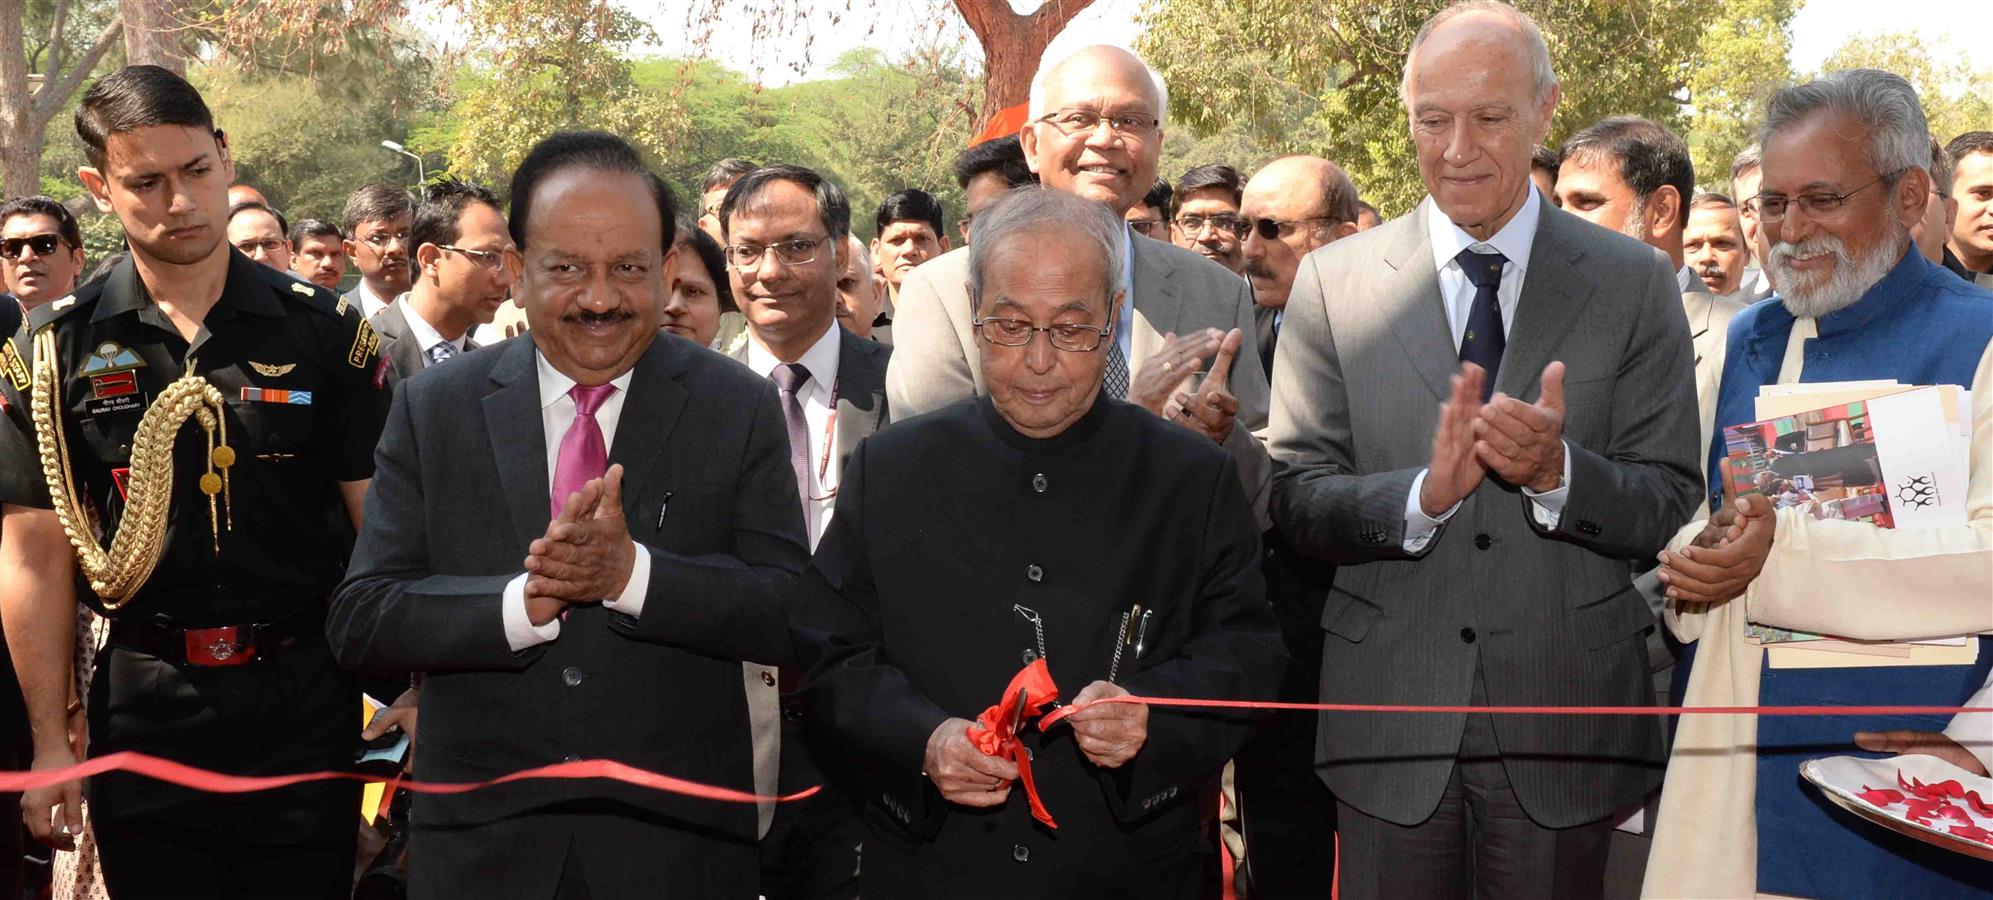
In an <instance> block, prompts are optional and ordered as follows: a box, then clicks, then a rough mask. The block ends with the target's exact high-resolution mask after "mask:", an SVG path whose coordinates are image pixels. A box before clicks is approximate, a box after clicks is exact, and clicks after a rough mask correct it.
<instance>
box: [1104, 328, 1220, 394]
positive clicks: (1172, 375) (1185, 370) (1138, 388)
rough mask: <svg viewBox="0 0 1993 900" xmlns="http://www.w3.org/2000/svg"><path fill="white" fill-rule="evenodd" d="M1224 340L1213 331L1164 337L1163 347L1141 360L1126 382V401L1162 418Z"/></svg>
mask: <svg viewBox="0 0 1993 900" xmlns="http://www.w3.org/2000/svg"><path fill="white" fill-rule="evenodd" d="M1224 337H1225V333H1224V332H1222V331H1219V330H1218V329H1216V328H1202V329H1199V330H1197V331H1193V332H1190V333H1188V334H1177V333H1176V332H1169V333H1167V334H1164V335H1163V348H1162V349H1161V350H1157V351H1156V352H1155V354H1154V355H1152V356H1150V357H1149V358H1148V359H1146V360H1143V361H1142V365H1141V366H1140V367H1139V369H1138V370H1137V371H1136V372H1135V374H1134V378H1133V380H1131V381H1130V382H1129V383H1128V402H1129V403H1133V404H1135V405H1137V406H1140V407H1142V408H1144V409H1147V410H1148V411H1150V412H1152V413H1155V414H1156V415H1159V416H1160V415H1163V414H1164V409H1163V407H1164V406H1165V405H1166V404H1168V403H1169V400H1170V397H1171V396H1173V395H1174V394H1176V392H1177V391H1178V390H1179V389H1181V388H1183V387H1184V386H1186V385H1188V384H1189V383H1190V379H1191V378H1192V377H1194V376H1196V374H1197V369H1198V367H1199V366H1202V365H1203V364H1204V361H1205V360H1207V359H1210V358H1211V355H1212V354H1214V353H1217V352H1218V347H1219V345H1220V344H1221V343H1223V342H1224Z"/></svg>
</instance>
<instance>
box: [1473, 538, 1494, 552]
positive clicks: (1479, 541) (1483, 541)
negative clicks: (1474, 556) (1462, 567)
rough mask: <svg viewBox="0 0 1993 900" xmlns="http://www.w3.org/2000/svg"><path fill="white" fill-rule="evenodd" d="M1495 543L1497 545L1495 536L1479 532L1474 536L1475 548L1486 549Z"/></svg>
mask: <svg viewBox="0 0 1993 900" xmlns="http://www.w3.org/2000/svg"><path fill="white" fill-rule="evenodd" d="M1494 545H1495V540H1494V538H1491V537H1489V536H1487V535H1485V534H1477V535H1475V536H1474V549H1476V550H1486V549H1488V548H1489V547H1492V546H1494Z"/></svg>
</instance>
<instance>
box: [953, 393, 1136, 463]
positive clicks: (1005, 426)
mask: <svg viewBox="0 0 1993 900" xmlns="http://www.w3.org/2000/svg"><path fill="white" fill-rule="evenodd" d="M1113 402H1114V401H1113V400H1111V399H1109V398H1108V397H1107V396H1106V395H1105V394H1098V395H1095V397H1094V400H1093V406H1091V407H1088V408H1087V411H1086V412H1085V413H1083V414H1081V416H1080V417H1079V420H1078V421H1076V422H1074V423H1073V424H1072V425H1071V426H1069V427H1067V428H1066V430H1064V431H1061V432H1059V433H1058V434H1055V435H1052V436H1051V437H1048V438H1034V437H1027V436H1025V435H1022V434H1019V433H1018V432H1017V429H1015V428H1012V427H1011V425H1010V423H1009V422H1008V421H1005V420H1004V417H1003V414H1002V413H999V412H997V409H996V403H995V402H993V401H991V400H990V398H989V395H987V394H985V395H983V396H982V397H980V398H978V399H977V400H976V405H977V406H978V407H980V408H981V409H982V411H983V420H984V421H985V422H988V423H989V426H990V431H991V432H993V433H995V434H996V436H997V439H998V440H1000V441H1003V442H1004V443H1006V444H1009V445H1010V446H1012V447H1014V448H1016V449H1018V450H1022V451H1024V452H1026V453H1055V452H1058V451H1060V450H1063V449H1065V448H1067V447H1072V446H1074V445H1077V444H1081V443H1085V442H1086V441H1087V440H1088V439H1089V438H1092V437H1093V436H1094V435H1095V434H1098V433H1099V432H1100V427H1101V426H1102V425H1103V424H1105V423H1106V422H1107V415H1108V407H1109V406H1110V405H1111V404H1112V403H1113Z"/></svg>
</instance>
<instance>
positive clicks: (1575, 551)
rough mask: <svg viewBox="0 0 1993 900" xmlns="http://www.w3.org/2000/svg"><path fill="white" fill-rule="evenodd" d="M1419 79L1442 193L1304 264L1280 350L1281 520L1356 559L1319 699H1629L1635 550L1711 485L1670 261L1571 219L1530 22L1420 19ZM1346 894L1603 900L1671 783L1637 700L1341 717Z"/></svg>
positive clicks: (1545, 68)
mask: <svg viewBox="0 0 1993 900" xmlns="http://www.w3.org/2000/svg"><path fill="white" fill-rule="evenodd" d="M1403 96H1404V100H1405V104H1406V109H1407V112H1408V116H1409V120H1410V125H1411V130H1412V139H1413V143H1414V145H1415V147H1416V149H1417V153H1418V165H1419V172H1420V175H1421V177H1422V178H1423V180H1424V181H1425V185H1426V189H1427V191H1428V192H1429V193H1430V195H1431V196H1430V197H1429V198H1428V199H1427V200H1426V201H1424V202H1422V203H1421V204H1419V206H1418V208H1417V209H1416V210H1415V211H1414V212H1413V213H1412V214H1411V215H1408V216H1405V217H1403V218H1400V219H1397V220H1394V221H1392V222H1389V223H1386V224H1384V225H1381V226H1379V227H1378V228H1376V229H1373V230H1371V231H1368V232H1364V233H1360V234H1357V235H1354V236H1352V237H1350V238H1348V239H1346V240H1341V241H1337V242H1336V243H1334V244H1332V245H1329V246H1327V247H1323V248H1322V249H1320V250H1317V251H1315V252H1314V253H1313V254H1311V255H1310V256H1309V257H1308V258H1307V259H1305V260H1304V261H1303V263H1302V265H1301V270H1300V272H1299V273H1298V275H1297V277H1296V280H1295V284H1294V289H1293V292H1292V295H1291V297H1290V300H1289V302H1288V305H1287V311H1286V316H1285V320H1286V321H1285V324H1284V327H1283V331H1284V332H1285V333H1284V335H1283V338H1282V341H1281V352H1280V355H1279V356H1278V358H1277V359H1276V361H1275V372H1274V377H1273V383H1274V384H1275V385H1277V386H1278V387H1277V389H1276V390H1275V391H1274V394H1273V400H1272V413H1271V423H1270V429H1269V449H1270V450H1271V452H1272V455H1273V458H1274V465H1275V473H1274V486H1273V495H1272V514H1273V518H1274V521H1275V523H1276V525H1277V527H1278V528H1279V529H1280V531H1281V533H1282V534H1283V535H1284V536H1285V537H1286V538H1287V540H1288V541H1289V542H1290V544H1291V545H1292V546H1294V547H1295V548H1296V549H1297V550H1299V551H1300V552H1302V553H1304V554H1308V555H1312V556H1316V557H1319V558H1321V559H1323V560H1325V561H1328V562H1332V563H1335V564H1337V565H1338V566H1340V568H1339V569H1338V572H1337V575H1336V583H1335V587H1334V589H1333V592H1332V593H1331V594H1330V595H1329V598H1328V602H1327V604H1326V605H1325V607H1324V609H1323V613H1322V629H1323V631H1325V632H1326V634H1325V637H1324V640H1325V645H1324V648H1323V658H1324V662H1323V668H1322V701H1323V702H1325V703H1388V704H1428V705H1530V706H1595V705H1596V706H1636V705H1645V704H1648V703H1651V702H1652V701H1653V690H1652V687H1651V685H1650V683H1649V681H1648V678H1647V664H1646V655H1645V651H1644V649H1643V643H1642V636H1643V634H1644V633H1645V631H1646V630H1647V629H1648V628H1651V627H1653V625H1654V619H1653V616H1652V614H1651V613H1650V612H1649V611H1648V609H1647V606H1646V604H1645V603H1643V602H1642V601H1641V599H1640V597H1639V596H1638V595H1637V594H1635V593H1634V592H1633V591H1632V589H1631V584H1630V577H1629V569H1628V566H1627V562H1628V561H1629V560H1633V559H1640V558H1647V557H1651V556H1652V554H1653V553H1655V552H1656V551H1657V550H1658V549H1659V548H1660V547H1661V546H1662V545H1663V544H1664V543H1665V542H1666V541H1667V539H1668V538H1669V537H1670V536H1671V535H1672V534H1673V532H1674V529H1675V528H1677V527H1678V526H1679V525H1681V524H1682V523H1683V522H1685V521H1687V519H1688V517H1689V513H1690V510H1691V508H1692V507H1693V505H1694V504H1695V502H1696V499H1697V497H1698V495H1699V492H1700V490H1701V478H1700V475H1699V474H1698V473H1699V470H1698V467H1697V465H1696V458H1697V449H1696V446H1695V444H1696V433H1697V421H1696V407H1695V385H1694V363H1693V356H1692V353H1691V351H1690V342H1689V334H1688V330H1687V323H1686V322H1685V321H1684V319H1683V317H1682V314H1681V305H1680V304H1681V299H1680V297H1681V291H1680V288H1679V286H1678V285H1677V283H1676V281H1675V277H1674V271H1673V269H1672V267H1671V266H1670V265H1669V263H1668V262H1667V260H1666V259H1665V258H1664V257H1663V256H1662V255H1661V254H1660V253H1659V252H1657V251H1655V250H1654V249H1652V248H1650V247H1647V246H1646V245H1644V244H1641V243H1639V242H1637V241H1634V240H1632V239H1630V238H1626V237H1624V236H1621V235H1617V234H1613V233H1610V232H1607V231H1605V230H1603V229H1599V228H1594V227H1592V226H1590V225H1589V224H1587V223H1585V222H1583V221H1582V220H1579V219H1577V218H1575V217H1573V216H1570V215H1568V214H1565V213H1563V212H1562V211H1560V210H1557V209H1555V208H1554V207H1552V206H1551V205H1550V204H1549V203H1547V202H1545V200H1544V198H1543V197H1542V196H1541V195H1540V194H1538V193H1537V192H1536V191H1535V190H1534V189H1533V188H1532V187H1531V184H1530V180H1529V168H1530V152H1531V149H1532V148H1533V147H1534V146H1535V145H1536V144H1537V143H1538V142H1540V141H1541V140H1542V139H1543V138H1544V136H1545V135H1546V133H1547V132H1548V130H1549V126H1550V121H1551V114H1552V112H1553V111H1554V110H1555V109H1556V106H1557V100H1558V97H1559V91H1558V87H1557V81H1556V76H1555V74H1554V72H1553V71H1552V69H1551V66H1550V56H1549V51H1548V49H1547V48H1546V47H1545V45H1544V41H1543V37H1542V34H1541V33H1540V32H1539V31H1538V30H1537V27H1536V25H1535V23H1534V22H1532V21H1531V20H1530V19H1529V18H1528V17H1527V16H1526V15H1524V14H1522V13H1520V12H1517V11H1516V10H1514V9H1513V8H1512V7H1509V6H1507V5H1503V4H1498V3H1485V2H1474V3H1465V4H1460V5H1456V6H1454V7H1451V8H1449V9H1447V10H1445V11H1443V12H1441V13H1439V14H1438V15H1436V16H1434V17H1433V19H1432V20H1430V21H1428V22H1427V23H1426V25H1425V26H1424V27H1423V28H1422V29H1420V31H1419V34H1418V37H1417V38H1415V39H1414V41H1413V44H1412V48H1411V51H1410V54H1409V56H1408V58H1407V66H1406V72H1405V83H1404V90H1403ZM1319 734H1320V741H1319V749H1318V761H1317V762H1318V766H1317V767H1318V769H1319V771H1320V773H1321V775H1322V778H1323V780H1324V781H1325V782H1327V784H1328V785H1329V787H1330V789H1331V790H1332V791H1334V793H1335V794H1336V796H1337V798H1338V801H1339V812H1338V822H1339V830H1340V832H1341V837H1342V864H1343V867H1344V868H1343V871H1342V873H1341V876H1342V888H1343V891H1344V894H1345V896H1348V897H1373V896H1390V897H1413V896H1416V897H1437V898H1444V897H1462V898H1465V897H1471V896H1477V895H1481V896H1546V897H1596V896H1599V895H1600V894H1601V893H1602V891H1603V888H1604V885H1603V871H1604V870H1603V867H1604V856H1605V847H1606V840H1607V836H1608V834H1609V832H1610V828H1611V824H1612V817H1613V816H1614V815H1615V814H1616V813H1618V812H1620V811H1621V810H1622V808H1624V807H1627V806H1630V805H1633V804H1635V803H1637V802H1639V801H1640V799H1641V798H1642V797H1644V796H1646V794H1647V792H1648V791H1649V790H1651V789H1652V788H1653V786H1654V785H1655V784H1656V783H1657V782H1658V780H1659V778H1660V768H1659V765H1660V762H1661V759H1662V747H1661V732H1660V726H1659V725H1658V723H1657V722H1656V720H1655V719H1653V718H1651V717H1643V716H1598V717H1582V716H1489V715H1463V714H1423V715H1413V714H1391V715H1384V714H1331V715H1325V716H1324V717H1323V718H1322V720H1321V726H1320V729H1319Z"/></svg>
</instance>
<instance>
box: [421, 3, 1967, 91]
mask: <svg viewBox="0 0 1993 900" xmlns="http://www.w3.org/2000/svg"><path fill="white" fill-rule="evenodd" d="M616 2H617V3H618V4H620V5H622V6H623V7H624V8H626V9H629V10H630V11H631V12H634V13H636V14H637V15H638V16H639V17H641V18H643V19H644V20H645V21H648V22H649V23H650V24H651V26H652V27H653V28H655V29H656V30H657V32H658V37H659V41H658V44H657V45H656V46H652V47H645V48H643V50H644V51H645V52H650V53H661V54H666V55H673V56H677V55H684V54H687V53H690V52H692V51H693V50H694V49H696V48H695V43H696V39H695V37H694V36H693V35H691V33H690V32H689V31H688V30H687V27H686V14H687V12H688V10H690V9H693V8H695V4H696V6H697V8H705V7H706V4H707V3H709V2H711V0H616ZM722 2H726V0H722ZM748 2H749V3H753V4H754V5H757V6H767V5H771V0H748ZM1010 2H1011V7H1012V8H1013V9H1024V10H1029V9H1035V8H1036V7H1037V4H1036V2H1035V0H1010ZM1983 3H1984V0H1890V2H1889V4H1888V7H1889V21H1888V23H1886V24H1887V25H1889V26H1890V27H1895V28H1907V29H1917V30H1920V31H1922V32H1923V34H1924V35H1925V36H1926V37H1927V38H1928V39H1930V40H1932V42H1933V44H1934V48H1935V50H1936V52H1937V55H1938V56H1939V57H1940V58H1941V59H1943V60H1945V61H1948V62H1949V61H1955V60H1959V59H1965V60H1968V61H1970V62H1971V63H1972V65H1973V67H1974V68H1975V69H1981V70H1984V69H1993V41H1986V40H1984V39H1983V38H1984V35H1983V34H1982V31H1983V29H1978V28H1969V27H1964V26H1965V21H1964V20H1965V19H1966V18H1968V17H1971V16H1973V15H1983V13H1978V12H1976V8H1978V7H1981V6H1982V5H1983ZM728 5H732V6H735V7H736V8H738V7H739V6H742V5H745V4H743V3H740V2H739V0H733V2H731V3H728ZM772 5H774V6H778V7H784V8H788V9H792V10H807V12H806V13H802V15H805V16H806V17H807V21H808V25H807V27H797V28H792V29H789V30H788V32H787V36H786V37H784V38H782V39H779V40H777V39H769V38H756V37H754V36H753V35H752V29H751V23H750V22H749V20H748V18H747V17H746V16H745V15H739V14H736V15H734V16H731V17H729V18H727V19H724V20H722V21H721V22H720V23H719V24H718V27H716V28H715V29H714V31H713V34H712V36H711V37H710V38H709V39H708V40H707V41H706V42H705V47H704V49H705V50H706V55H707V56H709V57H711V58H714V59H718V60H720V61H722V62H725V63H727V64H728V65H729V66H732V67H733V68H736V69H742V70H748V71H752V70H755V69H759V70H760V71H761V73H762V78H763V80H764V81H765V82H766V83H768V84H771V85H779V84H786V83H789V82H791V81H796V80H799V79H809V78H818V77H822V76H823V75H825V74H826V71H827V70H828V68H829V67H830V64H831V63H832V62H834V61H835V60H836V59H837V57H838V56H839V55H840V54H842V53H843V52H845V51H846V50H850V49H853V48H855V47H864V46H870V47H878V48H881V49H884V50H886V51H887V53H888V54H889V55H891V54H892V52H893V49H894V48H897V47H903V46H906V45H908V44H909V43H912V42H917V41H920V40H923V39H933V38H938V39H941V40H945V41H959V42H960V45H961V46H962V47H963V48H964V49H965V50H967V51H968V52H969V53H971V54H974V53H975V52H976V44H975V40H974V39H973V38H972V37H970V35H969V33H968V29H967V28H966V27H965V26H963V25H962V24H961V20H960V18H959V17H957V16H956V14H955V11H954V8H953V5H952V4H951V3H949V0H773V2H772ZM420 6H421V4H418V8H419V7H420ZM1141 8H1142V2H1141V0H1095V2H1094V4H1093V5H1092V6H1089V7H1087V9H1086V11H1084V12H1082V13H1081V14H1080V16H1079V18H1077V19H1075V20H1074V22H1073V24H1071V25H1069V26H1067V28H1066V30H1065V32H1063V33H1062V34H1060V36H1059V37H1058V38H1057V39H1055V40H1054V41H1053V42H1052V47H1051V49H1050V50H1049V51H1048V55H1050V56H1053V57H1057V56H1058V55H1060V54H1062V53H1064V52H1067V51H1068V50H1070V49H1077V48H1079V47H1081V46H1084V45H1086V44H1093V43H1111V44H1123V45H1125V44H1128V43H1131V42H1132V41H1134V39H1135V37H1136V35H1138V34H1140V33H1141V27H1140V26H1139V25H1138V24H1137V23H1136V21H1135V20H1136V17H1137V16H1138V15H1140V13H1141ZM1876 8H1877V6H1876V3H1875V0H1807V2H1806V5H1805V6H1804V7H1803V8H1801V10H1800V11H1799V13H1798V14H1797V15H1796V16H1794V17H1793V22H1792V31H1793V41H1792V62H1793V68H1794V69H1796V70H1797V71H1799V72H1801V73H1805V72H1809V71H1811V70H1813V69H1815V68H1817V67H1818V66H1819V65H1820V63H1821V62H1822V61H1823V60H1825V59H1826V58H1827V56H1828V54H1830V53H1832V52H1834V50H1836V49H1838V48H1839V47H1840V46H1841V44H1842V43H1844V42H1846V41H1847V39H1848V38H1849V37H1852V36H1854V35H1855V34H1857V33H1869V32H1873V31H1874V30H1876V29H1875V25H1876V24H1877V23H1876V12H1875V11H1876ZM420 16H421V14H420V13H418V18H420ZM421 27H422V28H423V30H424V31H426V32H428V33H429V34H430V35H431V36H432V37H439V38H442V39H444V40H449V39H450V38H451V37H452V36H454V35H455V34H456V30H455V28H454V27H453V26H452V25H451V24H449V23H446V22H443V21H439V20H438V17H437V16H436V15H435V14H434V13H433V12H431V13H430V16H429V21H428V22H426V23H424V24H423V25H422V26H421ZM457 40H458V41H461V38H457Z"/></svg>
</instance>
